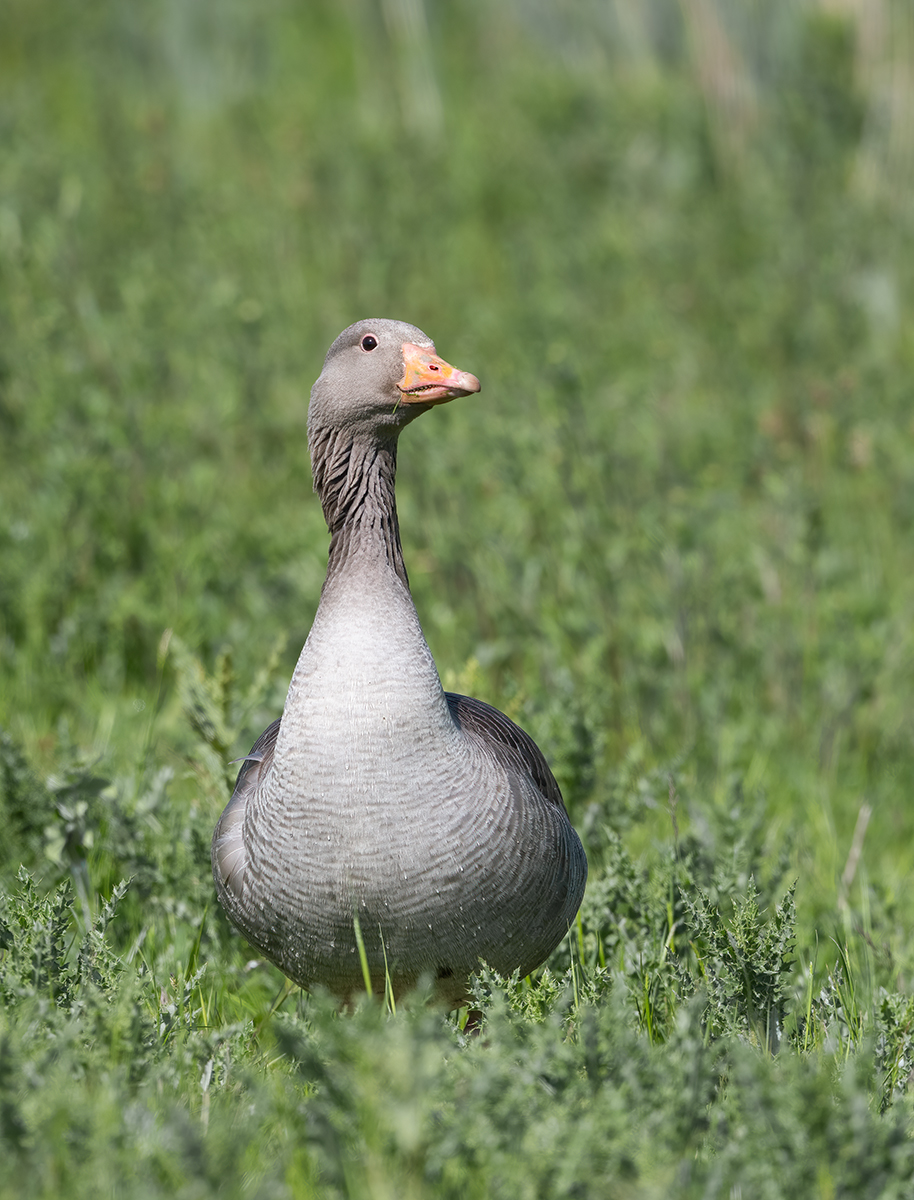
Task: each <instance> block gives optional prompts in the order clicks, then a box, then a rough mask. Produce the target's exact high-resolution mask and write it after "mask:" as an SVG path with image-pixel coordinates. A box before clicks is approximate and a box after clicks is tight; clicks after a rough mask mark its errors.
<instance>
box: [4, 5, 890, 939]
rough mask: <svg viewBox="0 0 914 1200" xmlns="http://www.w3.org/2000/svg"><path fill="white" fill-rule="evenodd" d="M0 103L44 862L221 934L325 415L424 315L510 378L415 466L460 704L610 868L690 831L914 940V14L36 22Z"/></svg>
mask: <svg viewBox="0 0 914 1200" xmlns="http://www.w3.org/2000/svg"><path fill="white" fill-rule="evenodd" d="M0 89H2V91H0V99H2V106H0V130H2V154H0V322H2V338H0V726H2V729H3V735H2V762H3V780H4V783H3V787H4V788H5V791H4V793H3V796H4V799H3V803H4V804H5V806H6V807H5V821H6V828H7V830H8V831H9V836H8V838H7V851H6V852H5V858H6V861H7V863H8V864H9V865H10V866H12V865H13V864H14V863H16V862H18V861H19V860H20V859H24V860H25V861H26V862H28V863H30V864H31V865H32V866H33V867H36V869H40V870H41V871H43V872H45V874H48V875H50V876H53V874H54V872H55V871H56V872H66V871H68V870H69V871H72V872H73V873H74V874H75V875H76V877H77V878H78V879H81V880H82V884H81V886H82V888H83V895H84V897H85V902H86V904H91V903H92V901H91V897H92V895H93V894H94V892H95V891H96V890H99V889H101V890H103V891H104V890H105V889H108V890H110V887H111V885H112V883H113V882H114V881H115V880H116V879H118V878H120V877H121V876H122V875H125V874H133V875H134V876H136V877H137V878H138V879H139V883H138V884H137V885H136V887H137V889H139V890H138V891H137V894H138V895H140V896H142V895H143V894H144V893H143V887H144V886H145V887H146V889H147V893H148V894H149V895H154V896H156V897H158V901H157V902H161V903H166V901H165V900H162V897H163V896H164V897H166V898H167V897H170V899H167V903H168V904H170V905H171V907H172V910H173V911H174V912H180V911H181V910H182V905H183V906H186V908H187V911H188V912H192V911H193V908H194V904H198V907H197V911H198V912H199V911H201V910H202V907H203V906H204V905H205V903H207V902H208V899H209V898H210V895H211V893H210V888H211V885H210V882H209V879H208V851H207V840H208V836H209V831H210V830H211V828H212V824H213V822H214V819H215V816H216V814H217V813H218V811H219V810H220V808H221V806H222V804H223V803H224V801H225V798H226V789H227V786H228V784H227V776H226V769H225V767H224V765H223V763H224V760H225V759H228V758H232V757H236V756H237V755H239V754H242V753H244V752H245V750H246V749H247V747H248V746H249V745H250V742H251V741H252V739H253V737H255V736H256V735H257V733H259V731H260V730H261V729H262V728H263V726H264V725H265V724H266V723H267V722H268V721H269V720H271V719H272V718H273V717H274V716H276V715H277V714H278V713H279V711H280V710H281V706H282V701H283V697H284V693H285V688H286V685H287V681H288V678H289V676H290V674H291V670H292V667H293V665H294V661H295V658H296V656H297V654H298V652H299V649H300V647H301V644H302V642H303V640H304V638H305V636H306V634H307V631H308V628H309V626H310V621H311V618H312V616H313V612H314V609H315V606H316V603H317V598H318V594H319V589H320V585H321V582H322V580H323V574H324V569H325V564H326V548H327V537H326V531H325V529H324V526H323V521H322V518H321V513H320V507H319V505H318V503H317V501H316V499H315V498H314V497H313V496H312V494H311V484H310V471H309V463H308V457H307V447H306V437H305V429H306V412H307V401H308V392H309V388H310V385H311V383H312V382H313V380H314V379H315V377H316V376H317V374H318V373H319V371H320V368H321V364H322V361H323V356H324V353H325V351H326V348H327V346H328V345H329V343H330V342H331V340H332V339H333V338H334V337H335V336H336V334H337V333H338V332H339V331H340V330H341V329H342V328H343V327H344V326H345V325H347V324H349V323H350V322H352V321H354V320H357V319H359V318H362V317H365V316H390V317H396V318H401V319H404V320H407V321H410V322H413V323H415V324H417V325H419V326H420V327H421V328H422V329H424V330H425V331H426V332H427V333H428V334H429V335H430V336H431V337H432V338H433V339H434V340H435V342H436V344H437V348H438V350H439V352H440V353H441V354H442V355H443V356H445V357H446V358H447V359H449V360H450V361H452V362H453V363H455V364H456V365H458V366H460V367H461V368H464V369H466V370H470V371H473V372H474V373H476V374H477V375H478V376H479V377H480V379H481V381H482V385H483V390H482V393H481V395H480V396H479V397H476V398H471V399H468V400H465V401H461V402H460V403H456V404H453V405H450V406H448V407H447V408H445V409H442V410H440V411H436V412H434V413H433V414H431V415H430V416H428V417H427V418H425V419H423V420H422V421H420V422H418V423H417V424H416V425H414V426H412V427H411V428H410V429H409V431H408V432H407V434H406V436H405V438H404V439H403V443H402V446H401V456H400V457H401V470H400V487H399V503H400V516H401V525H402V529H403V535H404V544H405V552H406V559H407V565H408V567H409V570H410V576H411V580H412V584H413V590H414V595H415V599H416V603H417V606H418V609H419V613H420V617H421V619H422V621H423V625H424V628H425V631H426V635H427V637H428V640H429V643H430V645H431V647H432V650H433V652H434V654H435V656H436V659H437V661H438V664H439V668H440V670H441V672H442V676H443V678H444V681H445V685H446V686H452V687H456V688H457V689H458V690H472V691H473V692H475V694H477V695H479V696H481V697H483V698H485V699H487V700H489V701H490V702H492V703H495V704H497V705H500V706H503V707H506V708H507V710H508V711H509V712H510V713H511V715H513V716H514V717H515V718H516V719H518V720H520V721H521V722H522V723H523V724H524V725H525V726H526V727H527V728H528V729H529V730H530V732H531V733H533V734H534V736H535V737H536V738H537V739H538V740H539V741H540V743H541V745H542V746H543V747H544V749H545V750H546V752H547V754H548V755H549V757H550V759H551V760H552V761H553V762H554V764H555V768H556V773H557V774H558V776H559V778H560V782H561V783H562V785H563V788H564V790H565V793H566V796H567V799H568V803H569V808H570V810H571V812H572V814H573V817H574V819H575V820H576V822H577V823H578V825H579V827H580V828H581V829H582V830H583V832H584V834H585V837H586V838H587V839H588V844H589V846H590V847H591V850H592V852H593V853H594V855H596V856H597V857H598V854H599V848H600V846H601V845H603V843H604V840H605V838H606V837H607V836H609V835H608V833H607V831H608V830H614V831H619V832H621V834H622V837H623V839H624V841H625V842H626V844H627V845H628V846H629V847H630V848H631V851H632V853H633V854H635V855H642V854H643V855H645V856H647V858H646V861H649V859H650V854H651V848H652V846H654V845H655V844H656V842H657V840H658V839H660V838H668V837H669V836H670V830H671V828H672V826H671V815H670V808H671V802H672V807H673V822H674V823H675V825H676V828H677V829H678V830H686V829H689V830H692V831H693V834H694V836H695V837H696V838H697V839H698V840H699V841H701V842H704V843H706V844H708V845H709V846H712V847H714V848H715V853H719V855H721V856H723V858H722V859H721V861H723V860H726V861H727V862H730V863H735V866H734V870H736V871H737V873H738V874H739V873H741V875H742V878H743V880H744V881H745V878H746V877H747V876H748V873H749V872H750V871H751V870H754V871H757V872H761V873H762V874H767V875H768V876H770V877H771V878H775V877H777V878H782V877H783V878H793V877H796V876H799V877H800V887H799V891H798V903H799V906H800V913H801V928H802V929H803V930H805V936H807V937H810V936H812V933H811V931H812V930H813V929H815V928H818V923H819V922H820V921H821V920H823V919H824V920H827V921H833V920H835V919H836V918H835V916H834V914H835V913H837V912H844V913H845V915H846V914H848V913H851V914H853V913H858V914H859V913H860V912H863V911H865V912H866V913H868V914H869V916H868V917H867V920H868V921H870V925H869V926H867V928H869V929H871V932H872V940H873V944H874V945H876V944H879V945H883V946H886V947H892V946H894V947H898V946H900V945H903V944H905V942H906V940H909V935H910V928H911V927H910V917H909V915H908V916H905V914H904V912H903V911H902V908H901V904H900V897H901V895H902V894H903V889H904V887H905V886H907V887H910V883H911V871H912V852H911V846H912V835H914V808H912V804H911V793H912V785H914V744H912V723H911V711H912V706H911V693H912V682H914V681H912V666H914V632H912V619H914V542H912V536H911V535H912V523H914V406H912V367H914V325H912V273H914V253H912V251H914V242H912V220H914V208H912V204H911V187H912V182H914V119H912V118H914V11H912V9H911V7H910V5H909V4H906V3H900V2H899V3H894V2H893V0H808V2H805V3H804V2H802V0H768V3H766V4H764V5H760V4H756V3H749V2H748V0H746V2H743V3H736V2H735V0H729V2H727V3H724V2H723V0H650V2H648V0H637V2H636V0H603V2H601V3H598V2H596V0H576V2H575V0H564V2H559V0H553V2H548V0H511V2H510V3H508V2H506V3H503V4H500V5H491V4H484V3H481V2H480V0H452V2H451V3H448V4H444V3H439V2H437V0H345V2H344V3H340V2H339V0H333V2H331V0H309V2H308V3H295V2H293V0H263V2H262V3H259V4H257V5H250V4H245V3H242V2H241V0H218V3H217V2H216V0H148V2H146V3H144V4H142V5H138V4H136V3H134V2H127V0H85V2H84V3H81V4H79V5H73V4H67V3H63V2H62V0H57V2H50V0H6V3H5V4H4V5H3V9H2V15H0ZM25 780H29V781H31V782H28V783H27V784H26V783H25V782H23V781H25ZM36 797H37V799H36ZM150 814H151V815H150ZM150 831H152V832H150ZM144 839H145V840H144ZM715 839H716V840H715ZM740 839H742V840H740ZM747 839H749V841H751V845H752V847H753V849H752V852H751V853H750V852H749V851H748V850H746V845H747V844H748V843H747ZM140 843H142V847H143V849H142V853H141V852H140V850H139V849H137V846H138V845H140ZM181 847H185V849H181ZM740 848H742V849H740ZM182 855H183V857H182ZM740 855H742V857H740ZM594 861H596V858H595V859H594ZM144 872H145V874H144ZM168 879H171V880H172V882H171V884H170V885H169V884H168ZM144 880H145V881H146V883H145V884H144V882H143V881H144ZM163 880H164V882H163ZM169 887H170V888H171V890H170V891H169ZM908 894H909V895H910V892H909V893H908ZM848 919H849V920H851V924H853V921H854V920H857V917H853V918H848ZM886 952H887V953H888V951H886Z"/></svg>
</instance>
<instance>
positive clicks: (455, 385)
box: [397, 342, 479, 404]
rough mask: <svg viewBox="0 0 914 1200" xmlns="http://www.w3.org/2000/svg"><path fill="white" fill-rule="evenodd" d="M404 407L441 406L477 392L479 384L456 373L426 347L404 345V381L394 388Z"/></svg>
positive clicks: (455, 370) (469, 376)
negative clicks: (420, 405)
mask: <svg viewBox="0 0 914 1200" xmlns="http://www.w3.org/2000/svg"><path fill="white" fill-rule="evenodd" d="M397 387H398V388H399V389H400V394H401V396H402V403H403V404H444V403H446V402H447V401H448V400H456V399H457V397H458V396H469V395H470V393H471V392H478V391H479V380H478V379H477V378H476V376H475V375H471V374H470V373H469V371H458V370H457V368H456V367H452V366H451V364H450V363H447V362H445V361H444V359H443V358H439V357H438V355H437V354H433V353H432V351H431V350H429V349H428V348H427V347H423V346H416V345H414V344H413V343H412V342H404V343H403V378H402V379H401V380H400V382H399V383H398V384H397Z"/></svg>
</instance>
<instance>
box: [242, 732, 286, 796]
mask: <svg viewBox="0 0 914 1200" xmlns="http://www.w3.org/2000/svg"><path fill="white" fill-rule="evenodd" d="M281 720H282V718H281V717H277V718H276V720H275V721H273V722H272V723H271V724H270V725H268V726H267V727H266V729H265V730H264V731H263V733H262V734H261V735H260V737H259V738H258V739H257V741H256V742H255V743H254V745H253V746H252V747H251V751H250V753H249V754H246V755H245V756H244V758H243V759H242V763H241V770H240V771H239V772H238V778H237V779H236V780H235V790H234V791H233V792H232V800H233V801H234V799H235V797H236V796H237V795H238V793H239V792H244V793H245V794H247V792H249V791H251V790H252V789H253V788H255V787H256V786H257V784H258V782H259V780H260V776H261V774H262V773H263V772H264V771H268V770H269V769H270V766H271V764H272V762H273V751H274V749H275V748H276V739H277V737H278V736H279V725H280V721H281ZM236 761H237V760H236Z"/></svg>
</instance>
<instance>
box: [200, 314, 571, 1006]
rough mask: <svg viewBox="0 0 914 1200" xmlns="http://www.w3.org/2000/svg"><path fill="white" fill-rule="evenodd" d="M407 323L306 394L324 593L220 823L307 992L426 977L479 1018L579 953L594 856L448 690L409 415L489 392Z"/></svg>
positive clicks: (331, 361) (351, 333) (236, 911)
mask: <svg viewBox="0 0 914 1200" xmlns="http://www.w3.org/2000/svg"><path fill="white" fill-rule="evenodd" d="M479 387H480V385H479V381H478V379H476V377H475V376H474V375H470V374H469V373H467V372H464V371H459V370H457V369H456V368H454V367H452V366H451V365H450V364H449V363H447V362H446V361H445V360H444V359H443V358H440V357H439V356H438V354H437V353H436V351H435V346H434V344H433V342H432V341H431V339H430V338H429V337H427V335H426V334H424V333H423V332H422V331H421V330H420V329H417V328H416V327H415V326H414V325H409V324H406V323H405V322H401V321H392V320H365V321H359V322H357V323H356V324H354V325H350V326H349V328H348V329H345V330H344V331H343V332H342V333H341V334H340V335H339V337H338V338H337V339H336V341H334V343H333V344H332V346H331V347H330V349H329V351H328V353H327V357H326V360H325V362H324V366H323V370H322V371H321V374H320V377H319V378H318V380H317V382H316V383H315V384H314V387H313V388H312V391H311V402H310V406H309V410H308V443H309V449H310V453H311V466H312V475H313V481H314V489H315V491H316V492H317V493H318V495H319V497H320V501H321V504H322V506H323V511H324V517H325V519H326V522H327V526H328V529H329V531H330V537H331V540H330V553H329V562H328V567H327V576H326V579H325V581H324V585H323V588H322V590H321V595H320V602H319V604H318V608H317V612H316V614H315V617H314V622H313V625H312V627H311V631H310V633H309V634H308V638H307V641H306V642H305V646H304V648H303V650H302V652H301V656H300V658H299V660H298V664H297V666H296V668H295V671H294V674H293V676H292V681H291V684H290V686H289V691H288V695H287V698H286V702H285V707H284V709H283V713H282V716H281V717H280V718H279V719H278V720H276V721H274V722H273V723H272V724H271V725H270V726H269V728H267V729H266V730H265V731H264V732H263V733H262V734H261V736H260V737H259V738H258V739H257V741H256V742H255V744H254V747H253V749H252V750H251V752H250V754H249V755H247V756H246V758H245V759H244V761H243V765H242V766H241V769H240V770H239V772H238V779H237V782H236V784H235V789H234V792H233V795H232V798H231V800H230V801H229V803H228V805H227V807H226V808H225V811H224V812H223V813H222V816H221V818H220V819H219V822H218V824H217V826H216V829H215V833H214V836H213V844H212V864H213V877H214V881H215V887H216V892H217V894H218V897H219V901H220V902H221V904H222V907H223V908H224V910H225V912H226V914H227V915H228V917H229V919H230V921H231V923H232V924H233V925H234V926H235V927H236V928H237V929H238V930H239V931H240V932H241V933H242V934H243V935H244V937H245V938H246V939H247V940H248V941H249V942H250V943H251V944H252V945H253V946H254V947H256V948H257V950H258V951H260V952H261V953H262V954H263V955H264V956H265V957H266V958H268V959H269V960H271V961H272V962H273V963H275V964H276V966H278V967H279V968H280V970H281V971H283V972H284V973H285V974H286V975H287V976H288V977H289V978H290V979H291V980H292V981H293V982H295V983H296V984H299V985H300V986H301V987H303V988H305V989H313V988H316V987H323V988H325V989H327V990H329V991H330V992H331V993H333V994H335V995H336V996H337V997H338V998H339V999H340V1000H341V1002H343V1003H346V1002H349V1001H351V1000H352V998H353V996H354V994H355V993H358V992H361V991H364V990H365V973H364V966H365V965H366V964H367V967H368V971H369V973H370V980H371V986H372V990H373V991H375V992H378V993H383V992H384V989H385V984H386V985H387V986H388V987H391V988H392V990H393V993H394V995H395V996H400V995H402V994H403V993H405V992H407V991H409V990H410V989H412V988H414V987H416V986H417V985H419V984H420V981H424V980H430V981H431V986H432V989H433V993H434V995H435V997H436V998H437V999H438V1000H439V1001H441V1002H443V1003H444V1004H446V1005H447V1006H448V1007H450V1008H457V1007H459V1006H461V1005H462V1004H464V1003H466V1002H467V988H468V981H469V977H470V975H471V974H472V973H473V971H474V970H477V969H478V967H479V965H480V963H481V962H485V963H488V964H489V965H490V966H491V967H493V968H495V969H496V970H497V971H499V972H501V973H502V974H505V975H508V974H511V973H512V972H514V971H520V973H521V975H526V974H528V973H529V972H530V971H532V970H533V969H534V968H536V967H538V966H539V965H540V964H542V963H543V962H544V960H545V959H546V958H547V957H548V956H549V954H550V953H551V952H552V950H553V949H555V947H556V946H557V945H558V944H559V942H560V941H561V940H562V938H563V937H564V936H565V935H566V934H567V932H568V930H569V926H570V925H571V923H572V922H573V920H574V917H575V914H576V913H577V910H578V907H579V906H580V903H581V899H582V897H583V894H584V885H585V881H586V878H587V859H586V857H585V854H584V849H583V847H582V845H581V842H580V840H579V838H578V836H577V834H576V833H575V831H574V829H573V827H572V825H571V823H570V821H569V819H568V815H567V813H566V811H565V806H564V803H563V801H562V794H561V791H560V790H559V786H558V784H557V783H556V780H555V778H554V776H553V774H552V772H551V771H550V769H549V767H548V765H547V763H546V760H545V758H544V757H543V755H542V753H541V752H540V750H539V748H538V747H537V746H536V744H535V743H534V741H533V740H532V739H531V738H530V737H529V736H528V734H526V733H525V732H524V731H523V730H522V729H520V728H519V727H518V726H517V725H515V724H514V722H513V721H511V720H509V719H508V717H506V716H504V714H502V713H501V712H499V711H498V710H497V709H495V708H493V707H491V706H490V705H488V704H486V703H484V702H483V701H481V700H475V699H472V698H470V697H468V696H461V695H456V694H453V693H450V692H445V691H444V690H443V689H442V686H441V682H440V680H439V676H438V671H437V668H436V666H435V662H434V659H433V658H432V655H431V652H430V650H429V648H428V645H427V644H426V641H425V638H424V636H423V633H422V628H421V626H420V624H419V618H418V615H417V613H416V608H415V605H414V604H413V600H412V596H411V594H410V590H409V580H408V578H407V574H406V568H405V566H404V562H403V551H402V548H401V545H400V531H399V526H398V523H397V510H396V503H395V496H394V481H395V474H396V462H397V441H398V438H399V435H400V433H401V431H402V430H403V429H404V428H405V427H406V426H407V425H408V424H409V423H410V422H411V421H413V420H414V419H415V418H416V417H418V416H420V415H421V414H422V413H425V412H427V411H428V410H429V409H431V408H434V407H435V406H436V405H439V404H444V403H447V402H448V401H450V400H453V399H455V398H457V397H463V396H468V395H471V394H472V393H474V392H478V391H479Z"/></svg>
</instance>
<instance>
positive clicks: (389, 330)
mask: <svg viewBox="0 0 914 1200" xmlns="http://www.w3.org/2000/svg"><path fill="white" fill-rule="evenodd" d="M478 391H479V380H478V379H477V378H476V376H475V375H470V374H469V372H467V371H459V370H457V368H456V367H452V366H451V365H450V363H448V362H445V360H444V359H443V358H440V357H439V356H438V354H437V353H436V352H435V344H434V342H433V341H432V339H431V338H430V337H429V336H428V335H427V334H425V333H423V332H422V330H421V329H417V328H416V326H415V325H408V324H407V323H406V322H405V321H389V320H383V319H377V320H368V321H357V322H356V324H355V325H350V326H349V328H348V329H344V330H343V332H342V333H341V334H340V336H339V337H338V338H337V339H336V341H335V342H334V343H333V345H332V346H331V347H330V349H329V350H328V351H327V357H326V359H325V360H324V369H323V370H322V371H321V374H320V377H319V378H318V380H317V382H316V383H315V384H314V387H313V388H312V389H311V404H310V407H309V409H308V434H309V439H311V440H312V442H313V439H314V435H315V432H316V431H317V430H343V429H349V430H351V432H352V433H353V436H357V435H358V434H359V433H360V432H361V433H365V434H371V433H374V434H376V435H380V436H381V437H382V438H383V439H385V440H386V439H387V438H389V437H391V436H393V437H394V438H396V436H397V434H398V433H399V431H400V430H401V429H402V428H403V426H404V425H407V424H408V423H409V422H410V421H412V420H413V419H414V418H415V417H417V416H419V415H420V413H423V412H426V411H427V410H428V409H429V408H431V407H433V406H434V405H436V404H446V403H447V402H448V401H449V400H454V399H456V398H457V397H458V396H469V395H470V394H471V393H472V392H478Z"/></svg>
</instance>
